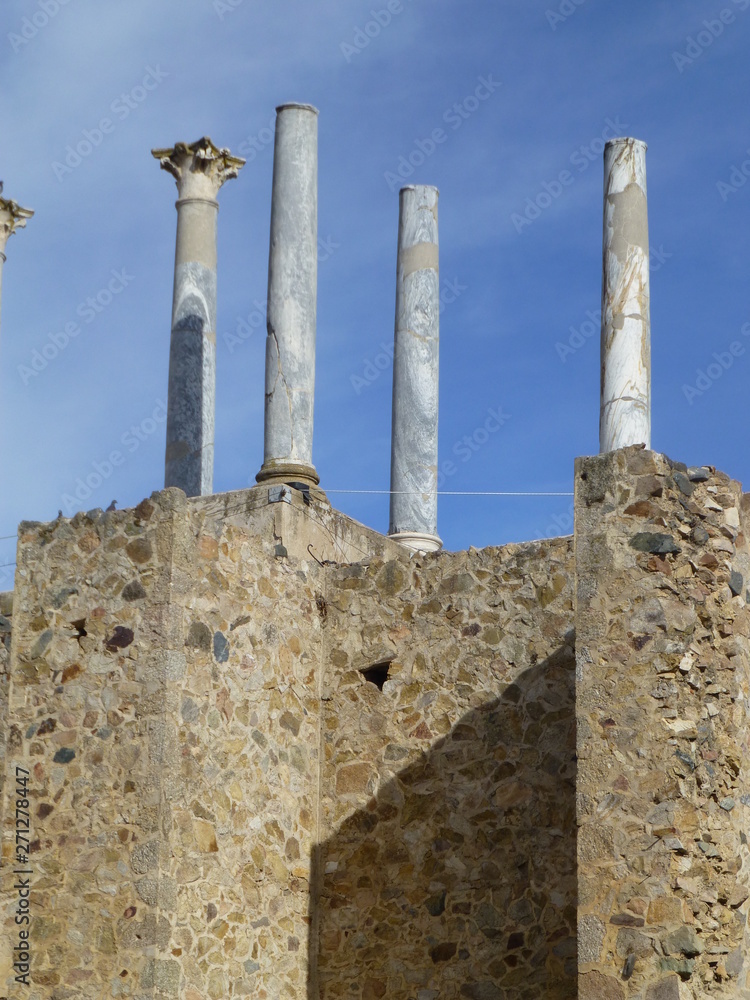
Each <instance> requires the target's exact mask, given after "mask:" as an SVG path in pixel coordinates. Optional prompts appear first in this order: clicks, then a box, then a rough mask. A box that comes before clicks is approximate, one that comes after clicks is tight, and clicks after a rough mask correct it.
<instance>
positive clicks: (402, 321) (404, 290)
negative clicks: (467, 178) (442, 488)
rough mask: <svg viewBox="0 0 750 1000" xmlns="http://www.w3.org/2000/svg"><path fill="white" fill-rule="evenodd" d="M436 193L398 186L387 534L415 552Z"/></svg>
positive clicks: (429, 369) (427, 519)
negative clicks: (398, 204) (398, 205)
mask: <svg viewBox="0 0 750 1000" xmlns="http://www.w3.org/2000/svg"><path fill="white" fill-rule="evenodd" d="M437 213H438V190H437V188H434V187H428V186H426V185H422V184H418V185H413V186H409V187H405V188H402V189H401V197H400V211H399V223H398V264H397V283H396V332H395V342H394V353H393V419H392V425H391V515H390V527H389V529H388V530H389V534H390V536H391V537H392V538H395V539H396V540H397V541H399V542H401V543H402V544H403V545H406V546H407V547H408V548H410V549H413V550H414V551H415V552H435V551H437V550H438V549H439V548H441V546H442V544H443V543H442V541H441V540H440V538H439V537H438V533H437V464H438V436H437V435H438V346H439V334H440V273H439V265H438V217H437Z"/></svg>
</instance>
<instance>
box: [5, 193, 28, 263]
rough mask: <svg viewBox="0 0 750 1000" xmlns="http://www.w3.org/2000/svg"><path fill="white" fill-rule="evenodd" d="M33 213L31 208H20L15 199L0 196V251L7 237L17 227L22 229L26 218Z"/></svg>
mask: <svg viewBox="0 0 750 1000" xmlns="http://www.w3.org/2000/svg"><path fill="white" fill-rule="evenodd" d="M33 214H34V212H33V211H32V209H30V208H21V206H20V205H19V204H18V202H16V201H11V200H10V199H8V198H0V253H3V251H4V250H5V244H6V243H7V242H8V237H10V236H12V235H13V233H15V231H16V230H17V229H23V228H24V226H25V225H26V220H27V219H30V218H31V217H32V215H33Z"/></svg>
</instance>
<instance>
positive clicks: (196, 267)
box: [151, 137, 245, 497]
mask: <svg viewBox="0 0 750 1000" xmlns="http://www.w3.org/2000/svg"><path fill="white" fill-rule="evenodd" d="M151 152H152V155H153V156H155V157H156V158H157V159H158V160H159V162H160V164H161V166H162V168H163V169H164V170H168V171H169V173H170V174H172V176H173V177H174V178H175V180H176V181H177V191H178V192H179V197H178V199H177V203H176V204H177V246H176V250H175V265H174V296H173V299H172V336H171V341H170V348H169V397H168V404H167V451H166V458H165V463H164V466H165V473H164V485H165V486H179V488H180V489H181V490H184V491H185V493H187V495H188V496H189V497H193V496H203V495H205V494H208V493H211V492H212V491H213V468H214V405H215V395H216V218H217V214H218V211H219V203H218V201H217V200H216V196H217V194H218V193H219V188H220V187H221V185H222V184H223V183H224V181H226V180H229V179H230V178H232V177H236V176H237V174H238V173H239V171H240V169H241V168H242V167H243V166H244V164H245V161H244V160H242V159H240V158H239V157H237V156H231V155H230V153H229V150H228V149H217V147H216V146H214V144H213V143H212V142H211V140H210V139H208V138H206V137H204V138H203V139H199V140H198V141H197V142H194V143H191V144H190V145H187V144H186V143H184V142H178V143H177V144H176V145H175V146H174V147H173V148H172V149H153V150H152V151H151Z"/></svg>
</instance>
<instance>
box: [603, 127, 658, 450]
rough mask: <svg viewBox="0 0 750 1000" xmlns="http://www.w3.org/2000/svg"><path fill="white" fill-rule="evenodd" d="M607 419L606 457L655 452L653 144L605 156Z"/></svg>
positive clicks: (616, 143)
mask: <svg viewBox="0 0 750 1000" xmlns="http://www.w3.org/2000/svg"><path fill="white" fill-rule="evenodd" d="M601 365H602V377H601V412H600V420H599V451H600V452H602V453H603V452H607V451H614V450H615V449H617V448H625V447H627V446H628V445H631V444H644V445H645V446H646V447H647V448H650V447H651V319H650V309H649V249H648V209H647V201H646V143H645V142H640V141H639V140H638V139H612V140H610V141H609V142H608V143H607V145H606V147H605V149H604V254H603V275H602V344H601Z"/></svg>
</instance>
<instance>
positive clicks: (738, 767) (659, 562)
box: [575, 447, 750, 1000]
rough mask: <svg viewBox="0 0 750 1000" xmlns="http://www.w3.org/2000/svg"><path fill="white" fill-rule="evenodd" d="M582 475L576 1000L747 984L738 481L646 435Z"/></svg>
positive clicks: (626, 999) (723, 989)
mask: <svg viewBox="0 0 750 1000" xmlns="http://www.w3.org/2000/svg"><path fill="white" fill-rule="evenodd" d="M575 478H576V506H575V515H576V519H575V558H576V600H575V646H576V702H575V703H576V733H577V761H578V764H577V777H576V800H577V824H578V838H577V846H578V970H579V993H578V998H579V1000H602V998H606V1000H695V998H698V997H709V996H710V997H712V998H716V1000H719V998H721V1000H730V998H732V1000H734V998H739V997H747V996H748V995H750V982H748V954H749V952H750V948H749V947H748V946H749V945H750V938H749V937H748V932H747V913H748V907H749V906H750V903H749V901H748V893H749V892H750V886H749V885H748V875H749V874H750V852H749V851H748V847H747V838H746V831H747V829H748V822H750V799H748V796H747V789H748V774H747V760H748V757H747V746H748V737H749V736H750V726H749V725H748V714H747V698H748V692H749V691H750V650H749V648H748V641H747V636H748V635H749V634H750V611H749V609H748V603H747V600H746V597H747V586H748V578H749V574H750V553H749V552H748V546H747V542H746V537H747V528H748V523H747V512H746V509H745V508H746V500H745V498H744V497H743V494H742V487H741V486H740V484H739V483H736V482H732V481H731V480H730V479H729V477H728V476H725V475H723V474H722V473H720V472H716V471H714V470H713V469H708V468H702V469H686V468H685V466H684V465H680V464H678V463H675V462H670V461H669V459H667V458H665V457H664V456H663V455H658V454H655V453H654V452H650V451H645V450H643V449H642V448H638V447H631V448H623V449H620V450H618V451H615V452H611V453H609V454H606V455H598V456H596V457H594V458H584V459H579V460H578V461H577V463H576V477H575Z"/></svg>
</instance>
